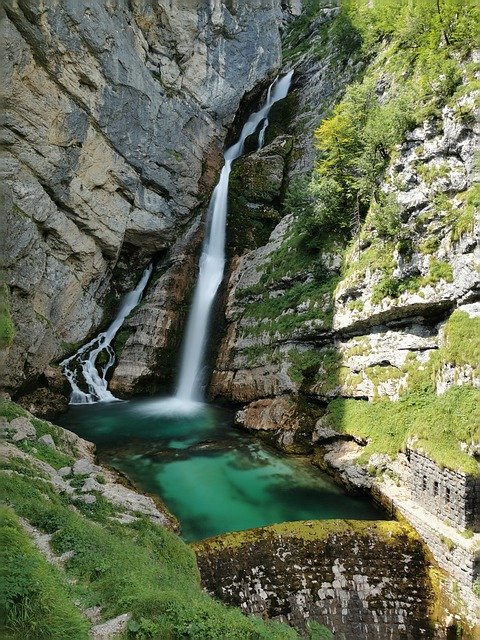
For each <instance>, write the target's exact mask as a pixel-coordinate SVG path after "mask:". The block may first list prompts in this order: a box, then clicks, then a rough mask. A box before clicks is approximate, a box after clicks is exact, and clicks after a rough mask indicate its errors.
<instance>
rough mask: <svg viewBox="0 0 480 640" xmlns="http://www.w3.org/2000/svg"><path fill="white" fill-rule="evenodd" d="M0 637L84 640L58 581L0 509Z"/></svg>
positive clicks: (83, 623) (84, 627) (84, 629)
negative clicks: (0, 568)
mask: <svg viewBox="0 0 480 640" xmlns="http://www.w3.org/2000/svg"><path fill="white" fill-rule="evenodd" d="M0 529H1V532H2V545H1V551H0V555H1V567H2V580H1V586H0V609H1V612H2V615H1V618H2V623H1V625H2V627H3V631H2V637H4V638H6V639H7V638H9V639H11V640H24V639H25V638H29V640H83V639H85V640H88V638H89V634H88V628H89V624H88V622H87V620H86V619H85V618H83V616H82V615H81V614H80V612H79V611H78V610H77V609H76V607H75V605H74V604H73V601H72V599H71V597H70V593H69V587H68V585H67V584H66V581H65V578H64V576H62V574H61V573H60V572H59V571H58V569H56V568H55V567H53V566H52V565H51V564H49V562H48V561H47V560H46V559H45V558H44V556H43V555H42V554H41V553H40V552H39V551H38V550H37V549H36V548H35V547H34V545H33V543H32V542H31V540H30V538H29V536H28V535H27V534H26V533H25V531H24V530H23V529H22V527H21V526H20V523H19V521H18V519H17V517H16V515H15V514H14V512H13V511H12V510H11V509H9V508H6V507H0Z"/></svg>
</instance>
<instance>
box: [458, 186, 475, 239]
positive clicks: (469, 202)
mask: <svg viewBox="0 0 480 640" xmlns="http://www.w3.org/2000/svg"><path fill="white" fill-rule="evenodd" d="M461 199H462V201H463V202H462V207H461V209H460V215H458V213H457V216H456V219H455V221H454V224H453V228H452V240H453V241H454V242H456V241H458V240H460V238H461V237H462V236H463V235H465V234H466V233H472V232H473V225H474V215H475V211H479V210H480V184H478V183H477V184H474V185H472V186H471V187H470V189H467V191H466V192H465V193H464V194H463V196H462V198H461Z"/></svg>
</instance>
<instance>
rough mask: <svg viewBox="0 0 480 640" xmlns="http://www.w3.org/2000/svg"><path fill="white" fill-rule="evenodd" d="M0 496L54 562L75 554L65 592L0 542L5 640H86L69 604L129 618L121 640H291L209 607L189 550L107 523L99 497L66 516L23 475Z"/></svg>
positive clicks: (51, 494) (42, 486)
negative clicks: (43, 540)
mask: <svg viewBox="0 0 480 640" xmlns="http://www.w3.org/2000/svg"><path fill="white" fill-rule="evenodd" d="M9 464H11V463H9ZM0 492H1V493H2V496H3V497H4V499H5V501H6V502H7V504H8V505H9V506H11V507H12V508H14V509H15V511H16V512H17V513H18V514H19V515H20V516H22V517H24V518H28V520H29V521H30V522H31V523H32V524H33V525H34V526H37V527H39V528H40V529H41V530H42V531H45V532H47V533H51V534H53V535H52V538H51V546H52V548H53V550H54V551H55V552H56V553H57V554H62V553H64V552H66V551H74V555H73V556H72V557H71V558H70V559H69V560H68V561H67V562H66V564H65V570H66V573H67V577H68V579H69V580H70V581H71V583H72V584H71V586H69V587H68V590H66V589H65V588H64V587H63V582H62V581H61V580H60V578H59V577H58V575H57V572H56V570H54V569H52V568H51V567H50V566H49V565H48V564H47V562H46V560H44V559H43V557H42V556H40V554H38V552H34V553H35V554H36V558H35V559H34V560H32V561H31V562H30V553H29V549H28V548H27V547H28V544H27V543H25V545H26V546H25V545H23V542H22V546H20V544H17V540H16V537H15V536H16V535H17V534H16V533H15V532H14V534H13V536H12V535H11V534H9V535H8V536H7V537H5V536H4V537H2V543H3V544H2V551H3V552H4V553H5V555H6V556H7V561H6V562H4V563H2V568H3V570H4V572H5V574H6V576H7V578H6V579H5V580H3V581H2V588H3V590H4V593H5V592H6V595H3V594H2V602H5V601H6V607H7V614H8V617H7V618H6V620H7V622H8V625H9V626H8V628H7V629H8V631H9V632H10V636H9V637H11V638H12V640H13V639H15V640H23V638H27V637H28V638H32V639H37V638H38V639H39V640H40V639H42V638H45V640H46V639H47V638H48V639H50V638H52V639H53V640H55V639H57V640H69V639H70V638H71V639H72V640H73V639H75V640H81V639H83V638H87V637H88V635H87V631H86V629H87V625H86V623H85V622H84V621H83V620H82V619H81V617H80V616H79V614H78V613H77V611H76V610H75V607H74V605H73V602H72V601H73V599H76V600H79V601H81V602H82V603H84V604H85V606H96V605H101V606H102V615H103V616H104V617H105V619H108V618H109V617H113V616H116V615H119V614H120V613H124V612H125V611H129V612H131V613H132V620H131V622H130V624H129V628H128V630H127V632H126V633H125V637H128V638H138V639H140V638H150V637H151V638H172V640H174V639H176V638H191V639H197V640H204V639H205V638H212V639H215V638H217V639H218V640H220V639H222V640H223V639H228V638H230V639H232V640H234V639H238V640H240V639H243V638H247V639H249V638H250V639H251V640H254V639H255V640H262V639H264V640H270V639H272V640H288V639H290V638H296V637H298V636H297V634H296V632H295V631H294V630H293V629H291V628H289V627H288V626H286V625H281V624H275V623H270V622H265V621H263V620H261V619H259V618H254V617H251V618H249V617H246V616H244V615H243V614H242V613H241V612H240V611H239V610H237V609H232V608H228V607H225V606H224V605H222V604H220V603H218V602H215V601H214V600H212V599H211V598H210V597H209V596H208V595H207V594H205V593H204V592H203V590H202V588H201V585H200V578H199V574H198V569H197V567H196V562H195V556H194V554H193V552H192V551H191V549H190V548H189V547H188V546H187V545H186V544H185V543H183V542H182V540H181V539H180V538H179V537H178V536H176V535H175V534H173V533H171V532H170V531H167V530H166V529H164V528H162V527H159V526H157V525H155V524H153V523H152V522H151V521H150V520H149V519H148V518H139V519H138V520H136V521H135V522H133V523H131V524H120V523H118V522H117V521H115V520H112V519H111V518H110V517H109V515H111V514H112V513H113V505H108V504H106V501H105V504H103V503H102V500H100V498H101V496H97V503H95V504H94V505H91V506H90V507H89V506H88V505H85V507H84V506H82V505H80V503H77V502H76V503H75V504H76V507H77V510H76V511H74V510H72V509H71V505H70V503H69V497H68V496H66V495H58V494H57V493H55V491H54V490H53V489H52V487H51V485H50V484H49V483H48V482H44V481H42V480H41V479H38V478H32V477H31V476H30V475H28V476H25V477H23V476H21V475H17V474H12V475H9V476H6V475H0ZM78 509H80V512H79V511H78ZM99 510H100V511H99ZM95 520H97V521H100V522H101V523H102V526H101V527H100V526H98V524H97V523H96V522H95ZM9 526H10V525H9ZM22 535H23V534H22ZM23 537H24V536H23ZM17 549H18V550H19V551H18V553H17ZM52 585H53V586H52ZM55 585H56V586H55ZM45 603H46V604H45ZM4 608H5V607H4ZM72 611H73V613H72Z"/></svg>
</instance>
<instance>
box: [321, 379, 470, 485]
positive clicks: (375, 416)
mask: <svg viewBox="0 0 480 640" xmlns="http://www.w3.org/2000/svg"><path fill="white" fill-rule="evenodd" d="M327 417H328V419H329V420H330V423H331V425H332V427H333V428H334V429H335V430H337V431H339V432H340V433H349V434H352V435H355V436H358V437H361V438H365V439H366V440H367V441H368V444H367V446H366V447H365V449H364V452H363V453H362V456H361V458H360V461H363V462H366V461H367V460H368V458H369V457H370V456H371V455H372V454H373V453H376V452H381V453H387V454H389V455H391V456H392V457H394V456H396V454H397V452H398V451H401V450H403V448H404V446H405V443H406V441H407V439H408V437H411V436H416V437H417V442H416V446H421V447H422V448H423V449H424V450H425V451H426V453H427V454H428V455H429V456H430V457H431V458H432V459H433V460H435V462H437V464H439V465H441V466H445V467H448V468H450V469H460V470H463V471H465V472H467V473H472V474H478V464H477V463H476V462H475V460H474V459H473V458H472V457H470V456H468V455H467V454H465V453H463V452H462V451H461V450H460V447H459V442H460V441H463V442H465V441H466V442H469V441H471V440H472V439H477V440H478V438H479V433H478V426H477V425H479V424H480V391H479V390H478V389H475V388H473V387H469V386H462V387H452V388H450V389H449V390H448V391H446V392H445V393H444V394H442V395H440V396H437V395H436V394H435V393H434V392H433V391H427V392H421V391H420V390H415V391H414V392H411V393H408V394H406V395H405V396H403V397H402V398H400V400H398V401H397V402H395V403H392V402H391V401H390V400H388V399H384V398H380V399H377V400H375V401H373V402H367V401H365V400H352V399H344V398H336V399H335V400H333V401H332V402H331V403H330V404H329V405H328V409H327Z"/></svg>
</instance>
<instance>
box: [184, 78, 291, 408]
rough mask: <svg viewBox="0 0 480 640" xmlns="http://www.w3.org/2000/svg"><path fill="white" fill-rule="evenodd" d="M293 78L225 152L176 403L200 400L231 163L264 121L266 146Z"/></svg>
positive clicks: (280, 84)
mask: <svg viewBox="0 0 480 640" xmlns="http://www.w3.org/2000/svg"><path fill="white" fill-rule="evenodd" d="M292 75H293V71H290V72H289V73H288V74H287V75H286V76H284V77H283V78H280V79H277V80H275V81H274V82H273V83H272V84H271V85H270V87H269V89H268V93H267V99H266V101H265V104H264V106H263V107H262V108H261V109H260V110H259V111H256V112H255V113H252V115H251V116H250V117H249V119H248V120H247V122H246V123H245V125H244V127H243V129H242V131H241V133H240V137H239V139H238V141H237V142H236V143H235V144H234V145H232V146H231V147H229V148H228V149H227V150H226V151H225V154H224V159H225V164H224V166H223V168H222V171H221V173H220V179H219V181H218V184H217V186H216V187H215V190H214V192H213V194H212V198H211V200H210V205H209V210H208V227H207V233H206V235H205V240H204V243H203V247H202V255H201V257H200V269H199V276H198V281H197V286H196V288H195V292H194V295H193V302H192V306H191V308H190V314H189V317H188V323H187V332H186V337H185V341H184V345H183V353H182V361H181V368H180V377H179V381H178V387H177V392H176V399H177V400H181V401H183V402H195V401H199V400H200V399H201V389H202V368H203V358H204V352H205V346H206V338H207V330H208V320H209V315H210V310H211V307H212V303H213V300H214V298H215V294H216V293H217V290H218V287H219V286H220V283H221V281H222V279H223V270H224V267H225V231H226V223H227V206H228V181H229V176H230V170H231V168H232V162H233V161H234V160H235V159H236V158H238V157H240V156H241V155H242V153H243V146H244V143H245V140H246V138H247V137H248V136H250V135H251V134H252V133H254V132H255V131H256V129H257V127H258V126H259V125H260V123H261V122H262V121H264V122H263V126H262V129H261V130H260V134H259V138H258V148H261V147H262V146H263V144H264V142H265V131H266V128H267V126H268V113H269V111H270V109H271V107H272V105H274V104H275V102H278V101H279V100H281V99H282V98H285V97H286V95H287V93H288V90H289V88H290V82H291V79H292Z"/></svg>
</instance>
